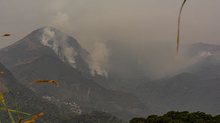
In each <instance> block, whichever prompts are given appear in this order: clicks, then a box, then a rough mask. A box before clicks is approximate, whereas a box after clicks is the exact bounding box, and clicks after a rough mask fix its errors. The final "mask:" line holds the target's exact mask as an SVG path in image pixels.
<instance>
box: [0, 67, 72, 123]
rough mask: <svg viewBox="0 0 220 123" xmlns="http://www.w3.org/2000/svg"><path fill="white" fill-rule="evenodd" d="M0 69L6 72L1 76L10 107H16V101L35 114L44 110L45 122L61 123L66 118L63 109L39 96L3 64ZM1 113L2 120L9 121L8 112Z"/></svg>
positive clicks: (21, 106)
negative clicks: (19, 81)
mask: <svg viewBox="0 0 220 123" xmlns="http://www.w3.org/2000/svg"><path fill="white" fill-rule="evenodd" d="M0 71H3V72H4V74H2V75H1V76H0V85H1V90H2V87H3V86H4V90H7V91H5V92H7V93H6V101H7V103H8V105H9V106H10V108H12V109H16V107H15V105H14V103H17V105H18V106H19V109H20V110H22V111H24V112H28V113H31V114H33V115H35V114H38V113H40V112H44V113H45V116H44V117H43V118H42V120H40V121H41V122H44V123H59V122H61V121H62V120H63V119H62V118H64V119H65V117H64V116H65V114H63V113H62V111H60V110H61V109H59V108H57V107H56V106H55V105H53V104H52V103H49V102H47V101H44V100H42V99H41V97H40V96H37V95H36V94H34V93H33V92H32V91H31V90H29V89H28V88H26V87H25V86H23V85H21V84H19V83H18V82H17V80H16V79H15V78H14V77H13V76H12V74H11V73H10V72H9V71H8V70H7V69H5V67H4V66H3V65H2V64H0ZM15 101H16V102H15ZM0 113H1V118H2V119H1V120H3V121H2V122H3V123H6V122H9V121H8V117H7V115H6V113H5V112H4V111H0ZM61 115H62V116H61ZM16 116H17V115H16ZM66 118H68V117H66Z"/></svg>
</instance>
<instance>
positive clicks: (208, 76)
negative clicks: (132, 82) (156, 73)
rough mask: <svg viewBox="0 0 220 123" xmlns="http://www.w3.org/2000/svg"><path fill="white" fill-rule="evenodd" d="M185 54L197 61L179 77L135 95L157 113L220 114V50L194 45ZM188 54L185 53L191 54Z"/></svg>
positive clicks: (149, 85) (153, 84)
mask: <svg viewBox="0 0 220 123" xmlns="http://www.w3.org/2000/svg"><path fill="white" fill-rule="evenodd" d="M191 48H192V49H190V48H189V50H188V51H190V52H191V54H193V53H194V54H193V56H196V58H197V56H199V57H200V58H199V59H198V60H197V62H195V63H194V64H192V65H190V66H189V67H187V68H186V69H184V71H183V72H182V73H179V74H177V75H173V76H172V77H166V78H162V79H160V80H155V81H151V82H149V83H145V84H142V85H140V86H139V87H138V89H137V90H139V92H138V93H137V95H139V97H140V98H141V99H143V101H144V102H145V103H146V104H147V105H149V107H151V110H152V111H154V112H156V113H162V112H166V111H169V110H188V111H204V112H208V113H211V114H219V113H220V106H219V105H218V104H219V103H220V98H219V97H220V96H219V93H220V91H219V90H220V77H219V75H220V54H219V51H220V46H218V45H210V44H203V43H199V44H194V45H192V46H191ZM190 52H188V53H190Z"/></svg>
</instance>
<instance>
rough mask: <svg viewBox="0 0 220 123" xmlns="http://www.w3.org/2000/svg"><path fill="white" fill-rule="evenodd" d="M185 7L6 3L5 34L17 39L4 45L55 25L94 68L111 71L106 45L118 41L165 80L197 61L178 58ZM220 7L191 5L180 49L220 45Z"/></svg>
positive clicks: (170, 1)
mask: <svg viewBox="0 0 220 123" xmlns="http://www.w3.org/2000/svg"><path fill="white" fill-rule="evenodd" d="M181 3H182V0H136V1H134V0H111V1H105V0H104V1H103V0H92V1H91V0H74V1H73V0H37V1H30V0H19V1H17V0H1V2H0V15H1V21H0V27H1V28H0V33H1V34H3V33H5V32H10V33H12V37H10V38H1V40H2V41H1V42H0V44H1V45H0V46H1V47H4V46H7V45H9V44H10V43H13V42H15V41H17V40H19V39H21V38H22V37H24V36H25V35H27V34H28V33H30V32H31V31H33V30H35V29H37V28H40V27H43V26H54V27H55V28H58V29H60V30H62V31H64V32H66V33H68V34H69V35H71V36H73V37H74V38H76V39H77V40H78V41H79V43H80V44H81V45H82V46H83V47H84V48H85V49H87V50H88V51H89V52H90V53H92V55H91V56H92V59H93V60H97V64H99V65H94V66H100V64H102V65H101V66H103V67H106V63H107V59H108V57H107V56H108V52H111V51H108V50H109V49H105V48H106V47H107V46H106V44H107V42H109V41H113V40H114V41H115V40H118V41H121V42H123V43H124V44H126V46H128V47H129V48H130V49H131V50H133V51H134V52H135V55H137V56H138V59H137V61H138V62H139V63H140V64H143V66H146V71H152V76H165V75H166V74H169V73H173V72H174V71H178V70H179V69H181V68H182V67H183V66H186V65H188V64H191V62H192V61H194V60H192V61H191V60H189V59H188V58H185V57H179V58H176V56H175V45H176V44H175V38H176V28H177V15H178V10H179V7H180V5H181ZM218 5H220V1H219V0H212V1H208V0H193V1H189V2H188V3H187V4H186V6H185V9H184V11H183V15H182V16H183V18H182V25H181V41H180V43H181V49H180V50H183V47H182V46H183V45H184V44H188V43H195V42H208V43H215V44H219V43H218V40H219V39H220V35H219V34H218V32H219V31H220V26H219V25H220V24H219V22H220V15H219V11H220V8H219V6H218ZM180 52H181V51H180ZM93 53H95V54H93ZM146 64H147V65H146ZM144 68H145V67H144ZM99 69H100V72H101V71H102V72H104V70H103V69H101V68H99ZM164 74H165V75H164Z"/></svg>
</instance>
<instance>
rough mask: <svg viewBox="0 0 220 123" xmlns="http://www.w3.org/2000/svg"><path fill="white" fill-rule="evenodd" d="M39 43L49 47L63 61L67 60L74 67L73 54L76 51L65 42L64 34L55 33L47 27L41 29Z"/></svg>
mask: <svg viewBox="0 0 220 123" xmlns="http://www.w3.org/2000/svg"><path fill="white" fill-rule="evenodd" d="M41 43H42V44H43V45H45V46H47V47H49V48H51V49H52V50H53V51H54V52H55V53H56V54H57V55H58V56H59V57H60V59H61V60H62V61H63V62H67V63H69V64H70V65H71V66H72V67H74V68H76V60H75V56H76V55H77V53H76V52H75V50H74V48H73V47H71V46H69V45H68V43H67V42H66V35H65V34H56V32H55V31H54V30H53V29H51V28H50V27H47V28H45V29H44V30H43V34H42V39H41Z"/></svg>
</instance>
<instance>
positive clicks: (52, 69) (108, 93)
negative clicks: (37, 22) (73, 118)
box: [0, 27, 148, 119]
mask: <svg viewBox="0 0 220 123" xmlns="http://www.w3.org/2000/svg"><path fill="white" fill-rule="evenodd" d="M0 61H1V62H2V63H3V64H4V65H5V66H6V67H7V68H8V69H9V70H10V71H11V72H12V73H13V75H14V76H15V77H16V78H17V79H18V80H19V81H20V82H21V83H22V84H23V85H25V86H26V87H28V88H29V89H31V90H32V91H34V92H35V93H37V94H38V95H41V96H42V98H44V99H45V100H49V101H51V102H53V103H54V104H56V105H58V106H59V105H62V106H63V105H64V106H70V107H72V108H73V109H74V110H73V112H74V113H78V114H81V113H86V112H90V111H94V110H95V111H104V112H109V113H112V114H114V115H117V116H120V117H121V118H125V119H128V118H130V117H131V116H134V115H135V116H136V115H140V114H141V115H144V114H146V113H147V112H148V108H146V106H145V105H144V104H142V103H141V102H140V101H139V100H138V98H137V97H135V96H133V95H131V94H129V93H124V92H121V91H112V90H109V89H106V88H104V87H102V86H101V85H99V84H97V83H98V82H97V81H99V82H100V81H102V80H103V81H106V80H105V79H104V78H105V77H104V76H103V77H102V79H101V80H100V79H99V80H97V78H96V77H94V76H93V75H92V74H91V72H92V71H95V70H92V69H91V67H90V65H89V62H90V60H89V53H88V52H87V51H85V50H84V49H83V48H82V47H81V46H80V45H79V43H78V42H77V41H76V40H75V39H74V38H72V37H70V36H68V35H66V34H64V33H63V32H61V31H59V30H57V29H55V28H53V27H44V28H40V29H37V30H35V31H33V32H32V33H30V34H29V35H27V36H26V37H24V38H23V39H21V40H20V41H18V42H16V43H14V44H12V45H11V46H8V47H6V48H3V49H2V50H1V51H0ZM39 79H50V80H57V81H58V82H59V83H60V87H58V88H54V87H52V86H50V85H41V84H36V83H34V82H33V81H34V80H39ZM64 102H65V103H64Z"/></svg>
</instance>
